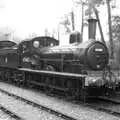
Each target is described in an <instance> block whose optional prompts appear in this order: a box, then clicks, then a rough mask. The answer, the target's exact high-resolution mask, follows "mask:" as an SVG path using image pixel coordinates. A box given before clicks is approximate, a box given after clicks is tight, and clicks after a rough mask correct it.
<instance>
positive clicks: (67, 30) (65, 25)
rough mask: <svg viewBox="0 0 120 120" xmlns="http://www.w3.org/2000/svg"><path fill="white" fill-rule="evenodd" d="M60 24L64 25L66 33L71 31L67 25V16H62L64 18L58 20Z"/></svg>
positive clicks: (68, 22)
mask: <svg viewBox="0 0 120 120" xmlns="http://www.w3.org/2000/svg"><path fill="white" fill-rule="evenodd" d="M60 24H61V25H63V26H64V28H65V29H66V30H65V31H66V33H70V32H71V30H70V27H69V25H70V20H69V18H68V16H64V19H63V20H62V21H61V22H60Z"/></svg>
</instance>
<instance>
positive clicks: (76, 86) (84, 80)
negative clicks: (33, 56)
mask: <svg viewBox="0 0 120 120" xmlns="http://www.w3.org/2000/svg"><path fill="white" fill-rule="evenodd" d="M19 70H20V71H24V72H25V73H27V76H28V74H30V75H29V76H30V77H29V80H28V81H29V82H30V83H31V84H35V85H38V86H42V87H43V86H44V87H45V88H46V87H47V88H50V89H52V90H53V89H54V90H56V89H57V90H61V91H64V92H66V91H67V92H68V93H69V95H71V96H73V97H76V96H77V97H79V98H80V99H82V100H84V101H85V100H86V98H87V97H89V96H94V95H95V96H96V95H98V94H96V93H100V95H101V92H102V89H103V88H102V86H103V81H102V80H101V79H100V78H98V77H97V78H94V77H89V76H88V75H81V74H73V73H63V72H54V71H43V70H31V69H27V68H20V69H19ZM93 91H98V92H95V94H91V93H94V92H93ZM89 93H90V94H89Z"/></svg>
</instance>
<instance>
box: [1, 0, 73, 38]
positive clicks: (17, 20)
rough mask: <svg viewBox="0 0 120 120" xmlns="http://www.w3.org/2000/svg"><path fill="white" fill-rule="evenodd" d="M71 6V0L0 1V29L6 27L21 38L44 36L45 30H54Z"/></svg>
mask: <svg viewBox="0 0 120 120" xmlns="http://www.w3.org/2000/svg"><path fill="white" fill-rule="evenodd" d="M71 6H72V2H71V0H0V7H1V8H0V27H4V26H8V27H10V28H12V29H13V30H15V31H16V33H17V34H19V35H21V36H25V35H27V34H29V33H37V34H38V33H41V34H44V29H45V28H49V29H53V28H56V26H57V25H58V21H59V20H60V17H61V16H63V14H64V13H68V12H69V11H70V10H71Z"/></svg>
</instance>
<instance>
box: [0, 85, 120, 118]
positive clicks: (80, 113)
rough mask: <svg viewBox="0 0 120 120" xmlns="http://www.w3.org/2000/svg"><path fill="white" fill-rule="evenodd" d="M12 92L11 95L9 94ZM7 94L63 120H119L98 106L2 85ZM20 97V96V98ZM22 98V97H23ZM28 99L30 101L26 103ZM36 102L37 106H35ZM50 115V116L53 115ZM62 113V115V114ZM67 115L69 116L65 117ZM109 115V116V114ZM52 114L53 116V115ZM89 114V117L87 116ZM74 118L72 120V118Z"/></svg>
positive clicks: (0, 89) (116, 116)
mask: <svg viewBox="0 0 120 120" xmlns="http://www.w3.org/2000/svg"><path fill="white" fill-rule="evenodd" d="M9 91H10V93H9ZM1 92H2V93H3V94H6V95H8V96H11V97H14V98H15V99H16V100H20V101H23V102H24V99H25V103H27V104H29V105H31V106H33V107H34V106H35V107H37V109H40V110H41V109H43V110H44V111H48V112H51V113H52V114H56V113H54V111H55V112H58V113H57V115H55V116H58V117H59V118H61V119H67V120H72V119H75V120H91V119H92V120H96V118H97V119H99V120H104V119H105V120H106V119H107V120H119V119H118V118H119V116H118V115H115V114H114V115H113V114H112V115H111V113H110V112H107V113H106V111H105V110H100V109H99V110H100V112H99V110H98V108H97V106H96V105H95V104H93V103H83V102H79V101H77V102H76V101H72V102H71V101H70V100H65V99H62V97H60V99H59V97H58V98H57V97H56V96H54V95H53V96H52V97H50V96H48V95H44V94H43V95H42V94H41V93H39V92H37V91H36V90H35V91H34V90H27V89H24V88H18V87H15V86H13V85H10V84H6V85H5V84H4V83H1V84H0V93H1ZM18 95H19V96H18ZM21 96H22V97H21ZM26 99H27V100H28V101H26ZM34 102H35V104H34ZM41 104H42V106H43V108H42V107H41ZM46 106H47V108H50V109H51V108H52V110H54V111H51V110H50V109H47V110H46V108H44V107H46ZM51 113H50V114H51ZM60 113H62V114H60ZM64 113H65V115H66V116H67V117H66V116H64ZM108 113H109V114H108ZM52 114H51V115H52ZM86 114H87V116H86ZM71 117H72V118H71Z"/></svg>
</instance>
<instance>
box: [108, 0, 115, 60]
mask: <svg viewBox="0 0 120 120" xmlns="http://www.w3.org/2000/svg"><path fill="white" fill-rule="evenodd" d="M106 3H107V10H108V23H109V24H108V25H109V41H110V50H111V54H110V57H111V58H114V48H113V39H112V27H111V9H110V0H106Z"/></svg>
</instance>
